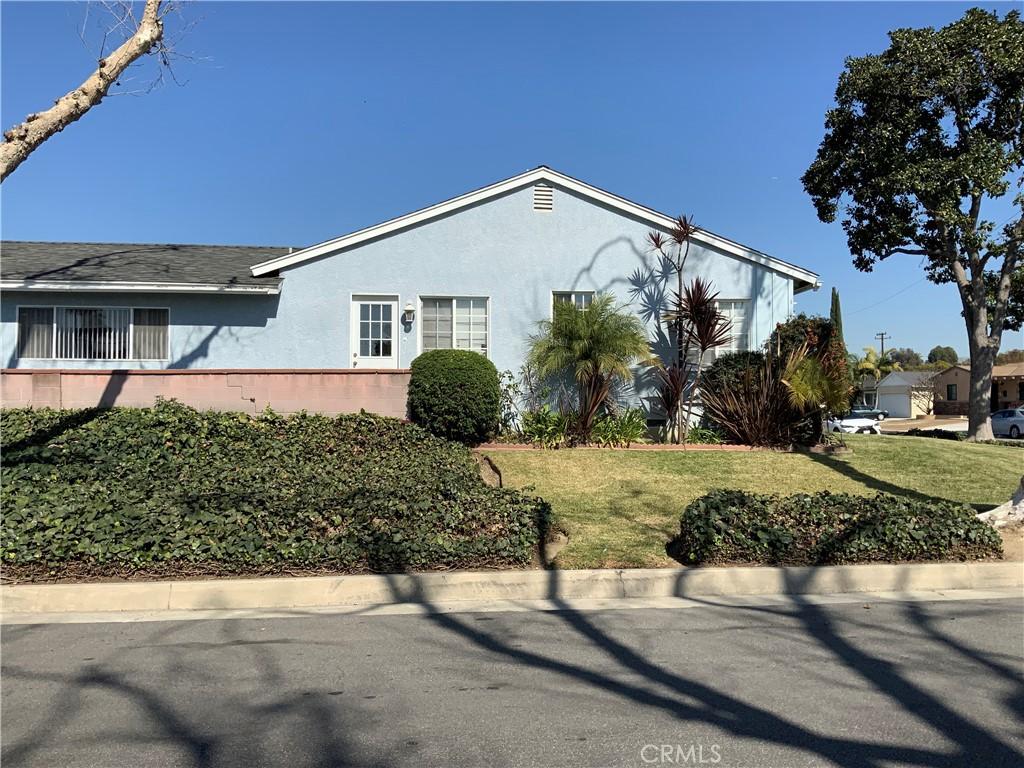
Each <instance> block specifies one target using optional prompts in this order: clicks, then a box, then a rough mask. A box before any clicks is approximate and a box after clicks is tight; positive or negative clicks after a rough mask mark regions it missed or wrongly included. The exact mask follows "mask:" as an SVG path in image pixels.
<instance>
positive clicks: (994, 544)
mask: <svg viewBox="0 0 1024 768" xmlns="http://www.w3.org/2000/svg"><path fill="white" fill-rule="evenodd" d="M668 551H669V553H670V554H671V555H672V556H673V557H675V558H676V559H677V560H680V561H681V562H684V563H694V564H698V563H700V564H704V563H707V564H712V563H755V564H771V565H825V564H836V563H866V562H901V561H911V560H971V559H980V558H987V557H1000V556H1001V555H1002V542H1001V539H1000V537H999V534H998V533H996V531H995V529H993V528H992V527H991V526H989V525H987V524H985V523H983V522H981V521H980V520H978V519H977V518H976V517H975V514H974V511H973V510H971V509H970V508H969V507H965V506H960V505H957V504H953V503H952V502H935V503H932V502H925V501H918V500H915V499H908V498H901V497H896V496H889V495H886V494H878V495H877V496H875V497H874V498H868V497H864V496H855V495H851V494H833V493H828V492H827V491H826V492H823V493H817V494H797V495H795V496H785V497H780V496H769V495H759V494H753V493H747V492H745V491H727V490H717V491H712V492H711V493H708V494H706V495H704V496H701V497H700V498H699V499H695V500H694V501H693V502H691V503H690V505H689V506H687V507H686V510H685V511H684V512H683V516H682V521H681V525H680V533H679V536H677V537H676V538H675V539H674V540H673V541H672V542H671V543H670V544H669V546H668Z"/></svg>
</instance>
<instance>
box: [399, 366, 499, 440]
mask: <svg viewBox="0 0 1024 768" xmlns="http://www.w3.org/2000/svg"><path fill="white" fill-rule="evenodd" d="M410 370H411V375H410V377H409V399H408V403H409V418H410V419H412V421H413V422H415V423H416V424H419V425H420V426H422V427H423V428H424V429H426V430H427V431H429V432H430V433H431V434H434V435H437V436H438V437H443V438H445V439H447V440H457V441H458V442H460V443H465V444H467V445H477V444H479V443H482V442H483V441H485V440H487V439H488V438H489V437H491V436H493V435H494V434H495V433H496V432H497V431H498V426H499V421H500V419H501V417H502V391H501V383H500V379H499V377H498V369H497V368H495V367H494V363H492V362H491V361H490V360H488V359H487V358H486V357H484V356H483V355H481V354H479V353H477V352H473V351H471V350H468V349H435V350H431V351H430V352H424V353H423V354H422V355H420V356H419V357H417V358H416V359H415V360H413V361H412V366H411V367H410Z"/></svg>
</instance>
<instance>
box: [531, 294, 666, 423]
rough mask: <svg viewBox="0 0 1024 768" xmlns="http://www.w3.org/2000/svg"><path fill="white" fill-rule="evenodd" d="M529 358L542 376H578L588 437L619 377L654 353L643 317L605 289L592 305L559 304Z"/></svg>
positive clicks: (580, 418) (579, 419) (542, 326)
mask: <svg viewBox="0 0 1024 768" xmlns="http://www.w3.org/2000/svg"><path fill="white" fill-rule="evenodd" d="M528 359H529V362H530V364H531V365H533V366H534V367H535V368H536V370H537V372H538V373H539V374H540V375H541V376H545V377H550V376H559V375H565V374H568V375H571V376H572V378H573V380H574V381H575V383H576V389H577V391H578V393H579V415H578V417H577V421H576V431H577V434H578V435H579V437H580V438H581V439H583V440H587V439H588V438H589V437H590V430H591V427H592V426H593V423H594V418H595V417H596V416H597V414H598V412H599V411H600V409H601V407H602V406H603V405H604V404H605V401H606V400H607V399H608V393H609V391H610V390H611V386H612V383H613V382H614V380H615V379H628V378H629V377H630V376H631V374H632V372H631V370H630V366H632V365H634V364H636V363H641V362H644V363H647V362H650V361H651V354H650V349H649V348H648V345H647V336H646V334H645V333H644V327H643V324H642V323H641V322H640V320H639V319H638V318H637V317H636V316H635V315H633V314H632V313H630V312H628V311H627V310H625V309H624V308H622V307H618V306H616V304H615V300H614V299H613V298H612V297H611V296H608V295H601V296H597V297H595V298H594V301H593V302H592V303H591V305H590V306H589V307H587V308H586V309H578V308H577V307H576V306H575V305H574V304H571V303H558V304H555V307H554V311H553V312H552V317H551V319H550V320H542V321H541V322H540V323H539V324H538V333H537V334H536V335H534V336H533V337H531V339H530V352H529V358H528Z"/></svg>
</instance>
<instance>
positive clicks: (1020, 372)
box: [933, 363, 1024, 416]
mask: <svg viewBox="0 0 1024 768" xmlns="http://www.w3.org/2000/svg"><path fill="white" fill-rule="evenodd" d="M970 386H971V369H970V368H969V367H968V366H966V365H951V366H950V367H949V368H947V369H946V370H944V371H942V372H940V373H939V374H937V375H936V377H935V382H934V387H933V389H934V392H935V414H936V415H937V416H939V415H958V416H966V415H967V406H968V402H969V400H970ZM1021 405H1024V363H1008V364H1006V365H996V366H993V368H992V405H991V407H992V410H993V411H999V410H1003V409H1005V408H1017V407H1019V406H1021Z"/></svg>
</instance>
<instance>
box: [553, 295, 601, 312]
mask: <svg viewBox="0 0 1024 768" xmlns="http://www.w3.org/2000/svg"><path fill="white" fill-rule="evenodd" d="M552 295H553V296H554V303H555V304H575V305H576V309H586V308H587V307H589V306H590V305H591V304H593V303H594V292H593V291H555V292H554V293H553V294H552Z"/></svg>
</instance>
